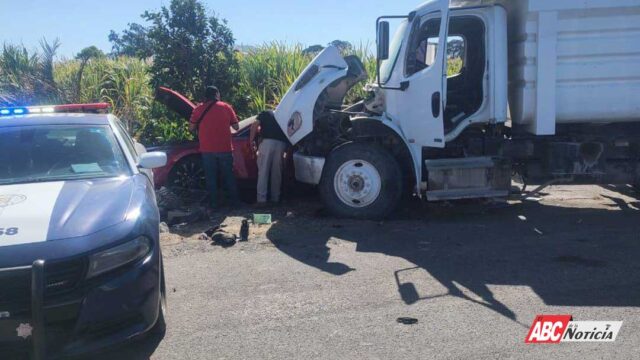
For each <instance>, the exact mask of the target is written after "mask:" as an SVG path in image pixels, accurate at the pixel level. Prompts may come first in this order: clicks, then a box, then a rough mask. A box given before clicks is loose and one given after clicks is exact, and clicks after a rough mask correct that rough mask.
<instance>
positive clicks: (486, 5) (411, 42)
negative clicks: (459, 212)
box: [275, 0, 640, 218]
mask: <svg viewBox="0 0 640 360" xmlns="http://www.w3.org/2000/svg"><path fill="white" fill-rule="evenodd" d="M390 19H392V20H390ZM390 21H395V22H399V25H398V26H397V31H396V32H395V35H394V36H393V37H392V38H391V40H389V38H390V36H389V32H390V31H389V28H390V25H389V22H390ZM440 44H447V46H440ZM377 57H378V60H377V62H378V68H377V71H378V73H377V79H376V81H375V83H373V84H367V85H366V89H367V90H368V93H369V96H368V98H367V99H365V100H364V101H362V102H359V103H357V104H351V105H345V104H343V101H344V97H345V95H346V94H347V92H348V91H349V89H350V88H351V87H352V86H354V85H355V84H357V83H359V82H361V81H363V80H365V79H367V73H366V71H365V69H364V67H363V64H362V62H361V61H360V60H359V59H358V58H356V57H344V58H343V57H342V56H341V55H340V53H339V51H338V50H337V49H336V48H334V47H329V48H327V49H325V50H324V51H323V52H321V53H320V54H319V55H318V56H317V57H316V58H315V59H314V60H313V62H312V63H311V64H310V65H309V66H308V67H307V68H306V69H305V70H304V72H303V73H302V74H301V75H300V77H299V78H298V79H297V80H296V82H295V83H294V84H293V86H292V88H291V89H290V90H289V91H288V93H287V94H286V95H285V96H284V98H283V100H282V102H281V103H280V105H279V106H278V107H277V109H276V111H275V115H276V119H277V120H278V123H279V124H280V126H281V127H282V129H283V131H284V132H285V134H286V135H287V136H288V138H289V139H290V141H291V143H292V144H293V145H294V146H295V153H294V156H293V157H294V165H295V172H296V178H297V179H298V180H299V181H301V182H304V183H309V184H315V185H319V190H320V193H321V196H322V199H323V201H324V203H325V205H326V206H327V207H328V208H329V209H330V210H331V211H332V212H333V213H334V214H336V215H338V216H346V217H355V218H381V217H384V216H386V215H388V214H389V213H390V212H391V211H392V210H393V209H394V208H395V207H396V206H397V205H398V203H399V201H400V199H401V197H402V196H403V194H407V193H409V194H411V192H413V194H416V195H418V196H420V197H424V198H426V199H427V200H429V201H437V200H447V199H462V198H483V197H500V196H507V195H508V194H509V192H510V189H511V179H512V176H513V175H514V174H519V175H520V176H521V177H522V179H524V180H525V182H526V183H530V184H533V183H535V184H542V183H545V182H554V181H558V182H571V183H593V184H603V183H604V184H633V183H637V182H638V179H640V0H563V1H554V0H528V1H527V0H522V1H480V0H477V1H457V2H456V1H453V4H452V6H451V7H450V3H449V0H431V1H427V2H426V3H424V4H422V5H421V6H420V7H418V8H417V9H416V10H415V11H412V12H410V13H409V14H407V15H402V16H382V17H380V18H379V19H378V20H377Z"/></svg>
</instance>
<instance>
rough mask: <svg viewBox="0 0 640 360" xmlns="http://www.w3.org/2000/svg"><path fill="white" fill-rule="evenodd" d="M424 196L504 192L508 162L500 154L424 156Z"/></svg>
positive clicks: (460, 196)
mask: <svg viewBox="0 0 640 360" xmlns="http://www.w3.org/2000/svg"><path fill="white" fill-rule="evenodd" d="M425 166H426V168H427V171H428V176H429V179H428V188H427V193H426V195H427V200H429V201H440V200H455V199H472V198H490V197H503V196H508V195H509V191H510V190H511V165H510V164H509V162H508V161H506V160H505V159H502V158H491V157H473V158H461V159H437V160H426V161H425Z"/></svg>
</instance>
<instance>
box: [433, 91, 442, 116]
mask: <svg viewBox="0 0 640 360" xmlns="http://www.w3.org/2000/svg"><path fill="white" fill-rule="evenodd" d="M431 112H432V113H433V117H434V118H437V117H439V116H440V92H439V91H437V92H434V93H433V95H432V96H431Z"/></svg>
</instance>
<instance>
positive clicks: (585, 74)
mask: <svg viewBox="0 0 640 360" xmlns="http://www.w3.org/2000/svg"><path fill="white" fill-rule="evenodd" d="M507 7H508V9H509V14H510V18H509V20H510V22H509V24H510V25H511V26H510V29H509V80H510V82H509V102H510V105H511V116H512V119H513V121H514V123H516V124H522V125H527V126H528V127H529V129H530V131H531V132H532V133H534V134H536V135H554V134H555V133H556V124H563V123H611V122H632V121H633V122H635V121H638V117H639V114H640V101H638V100H639V95H638V94H640V1H637V0H615V1H613V0H607V1H604V0H590V1H589V0H562V1H548V0H538V1H535V0H530V1H512V2H511V4H507Z"/></svg>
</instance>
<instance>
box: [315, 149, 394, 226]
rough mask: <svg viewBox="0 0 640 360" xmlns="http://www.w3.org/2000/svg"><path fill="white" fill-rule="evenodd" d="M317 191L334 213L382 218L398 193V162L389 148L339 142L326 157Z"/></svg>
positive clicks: (359, 217)
mask: <svg viewBox="0 0 640 360" xmlns="http://www.w3.org/2000/svg"><path fill="white" fill-rule="evenodd" d="M320 195H321V196H322V199H323V201H324V203H325V205H326V206H327V207H328V208H329V210H330V211H331V212H332V213H333V214H335V215H337V216H343V217H349V218H358V219H380V218H384V217H385V216H387V215H389V213H391V212H392V211H393V210H394V209H395V208H396V207H397V206H398V203H399V202H400V197H401V196H402V173H401V171H400V166H399V165H398V162H397V161H396V159H394V158H393V156H391V154H390V153H389V152H387V151H386V150H385V149H383V148H381V147H378V146H376V145H374V144H363V143H351V144H347V145H343V146H341V147H339V148H338V149H336V150H334V151H333V152H332V153H331V154H330V155H329V158H328V159H327V163H326V164H325V168H324V171H323V176H322V180H321V181H320Z"/></svg>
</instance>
